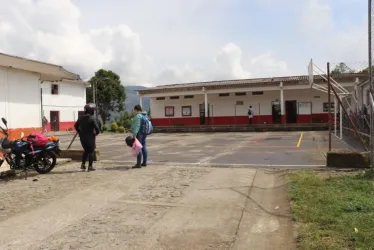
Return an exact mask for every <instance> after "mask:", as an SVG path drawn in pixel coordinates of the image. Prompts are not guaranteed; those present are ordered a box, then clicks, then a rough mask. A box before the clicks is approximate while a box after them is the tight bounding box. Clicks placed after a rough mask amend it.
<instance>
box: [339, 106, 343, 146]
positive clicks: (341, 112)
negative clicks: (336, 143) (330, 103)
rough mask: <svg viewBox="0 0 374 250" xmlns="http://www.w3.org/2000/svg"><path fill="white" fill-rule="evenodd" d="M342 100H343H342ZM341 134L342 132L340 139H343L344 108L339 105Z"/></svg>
mask: <svg viewBox="0 0 374 250" xmlns="http://www.w3.org/2000/svg"><path fill="white" fill-rule="evenodd" d="M340 100H341V99H340ZM339 113H340V116H339V130H340V131H339V132H340V139H341V140H342V139H343V106H342V105H339Z"/></svg>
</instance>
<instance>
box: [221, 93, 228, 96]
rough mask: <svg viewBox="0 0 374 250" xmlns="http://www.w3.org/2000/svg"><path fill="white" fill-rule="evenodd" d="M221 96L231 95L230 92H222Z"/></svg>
mask: <svg viewBox="0 0 374 250" xmlns="http://www.w3.org/2000/svg"><path fill="white" fill-rule="evenodd" d="M219 96H230V93H220V94H219Z"/></svg>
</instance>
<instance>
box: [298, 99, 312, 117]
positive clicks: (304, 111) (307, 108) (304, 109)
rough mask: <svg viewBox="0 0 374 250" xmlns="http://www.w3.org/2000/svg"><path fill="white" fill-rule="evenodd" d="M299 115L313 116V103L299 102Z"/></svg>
mask: <svg viewBox="0 0 374 250" xmlns="http://www.w3.org/2000/svg"><path fill="white" fill-rule="evenodd" d="M297 107H298V111H299V112H298V113H299V115H311V114H312V103H311V102H299V103H298V104H297Z"/></svg>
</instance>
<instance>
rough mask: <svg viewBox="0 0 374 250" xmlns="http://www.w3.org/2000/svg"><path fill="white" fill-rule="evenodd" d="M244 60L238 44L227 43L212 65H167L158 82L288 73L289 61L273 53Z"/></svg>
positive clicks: (156, 81)
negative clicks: (280, 59) (182, 66)
mask: <svg viewBox="0 0 374 250" xmlns="http://www.w3.org/2000/svg"><path fill="white" fill-rule="evenodd" d="M245 65H246V63H244V62H243V52H242V50H241V48H240V47H239V46H238V45H236V44H235V43H232V42H231V43H228V44H226V45H225V46H223V47H222V48H221V49H220V51H219V52H218V53H217V55H216V56H215V57H214V58H213V60H212V64H211V67H209V68H206V69H205V70H202V69H196V68H192V67H190V66H185V67H184V68H177V67H167V68H166V69H164V70H163V71H162V72H161V74H159V75H158V76H157V77H156V80H155V83H156V84H168V83H182V82H195V81H212V80H230V79H247V78H252V77H265V76H280V75H286V74H287V73H288V69H287V63H286V62H284V61H279V60H277V59H276V58H275V57H274V56H273V54H272V53H271V52H265V53H263V54H260V55H258V56H257V57H254V58H253V59H252V60H250V62H249V63H247V67H245Z"/></svg>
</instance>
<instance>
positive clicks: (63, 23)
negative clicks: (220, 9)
mask: <svg viewBox="0 0 374 250" xmlns="http://www.w3.org/2000/svg"><path fill="white" fill-rule="evenodd" d="M196 3H198V1H196ZM0 5H1V6H3V7H2V8H1V9H0V51H1V52H4V53H8V54H13V55H17V56H23V57H28V58H31V59H36V60H41V61H45V62H50V63H55V64H59V65H63V66H64V67H65V68H67V69H68V70H71V71H73V72H75V73H78V74H80V75H81V77H82V78H84V79H87V78H89V77H91V76H92V75H93V73H94V72H95V71H96V70H98V69H100V68H105V69H110V70H113V71H115V72H116V73H118V74H119V75H120V76H121V79H122V83H123V84H124V85H146V86H150V85H155V84H159V83H163V84H165V83H177V82H188V81H190V82H193V81H207V80H220V79H238V78H249V77H256V76H259V75H261V74H264V73H266V74H276V75H277V74H283V73H284V72H287V64H286V63H285V62H283V61H278V60H277V59H275V58H274V57H273V55H272V54H271V53H270V52H265V53H263V54H261V53H260V54H259V55H258V56H257V57H254V58H252V60H250V59H245V56H244V55H245V54H244V53H243V51H242V50H241V48H240V47H239V46H238V45H236V44H235V43H228V44H226V45H225V46H223V47H222V48H221V49H220V50H219V51H218V52H217V54H216V55H215V56H214V55H212V57H213V59H212V60H211V63H210V64H208V65H206V66H204V68H196V67H193V66H191V65H189V64H188V63H187V62H185V63H184V65H185V66H183V67H177V66H175V65H172V63H171V65H169V66H166V67H165V68H163V69H160V67H159V69H158V72H154V71H152V65H153V64H154V62H153V60H152V55H146V54H145V52H144V51H145V50H144V48H143V46H142V43H141V37H140V36H139V34H138V33H136V32H135V31H133V30H132V29H131V28H130V27H128V26H127V25H125V24H119V25H112V26H104V27H94V28H91V29H87V30H85V31H83V30H82V29H81V28H80V22H81V18H82V16H81V14H82V13H81V10H80V9H79V8H78V7H77V6H76V5H75V4H74V3H73V2H72V0H55V1H51V0H12V1H7V0H0ZM195 5H196V4H195ZM195 5H192V7H193V8H192V7H191V8H192V9H196V8H197V7H196V6H195ZM199 8H200V7H199ZM159 46H162V44H160V45H159ZM194 46H195V45H194ZM178 50H179V51H180V52H181V53H182V52H183V51H184V50H183V48H178ZM202 50H204V48H203V47H200V48H198V50H196V51H195V52H196V53H199V51H202ZM148 53H152V52H148ZM182 59H183V58H182Z"/></svg>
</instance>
